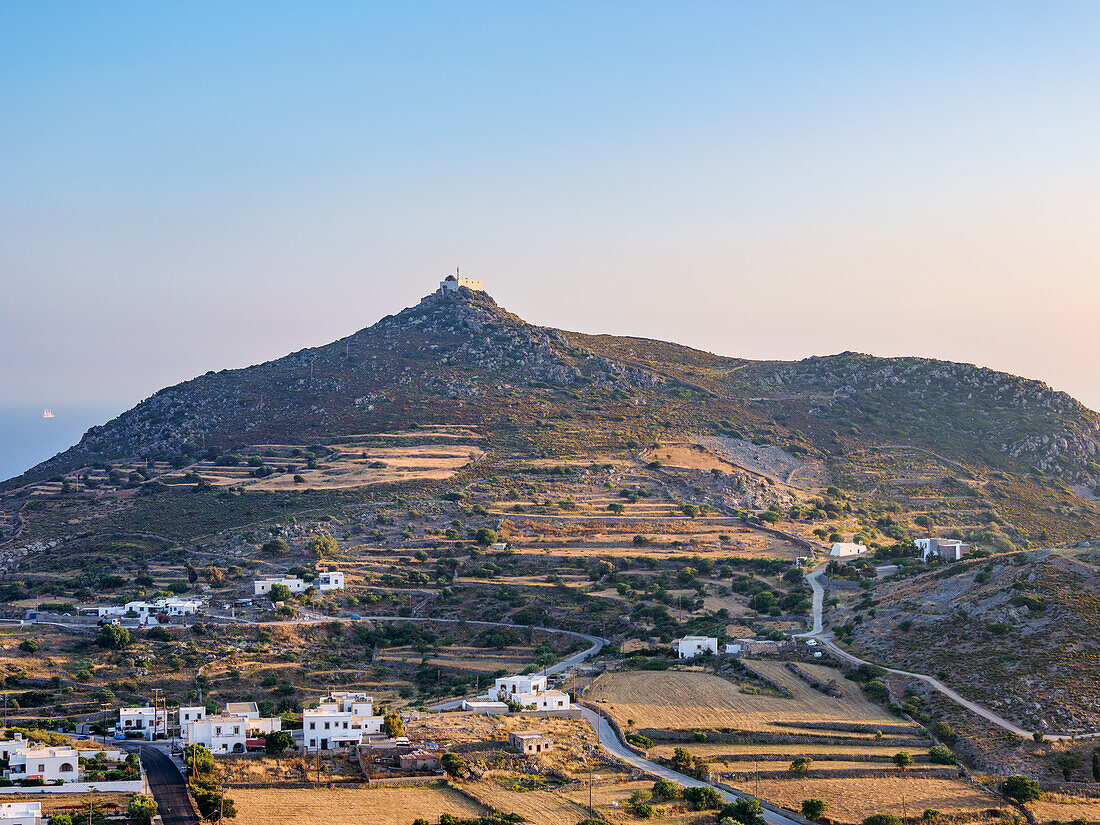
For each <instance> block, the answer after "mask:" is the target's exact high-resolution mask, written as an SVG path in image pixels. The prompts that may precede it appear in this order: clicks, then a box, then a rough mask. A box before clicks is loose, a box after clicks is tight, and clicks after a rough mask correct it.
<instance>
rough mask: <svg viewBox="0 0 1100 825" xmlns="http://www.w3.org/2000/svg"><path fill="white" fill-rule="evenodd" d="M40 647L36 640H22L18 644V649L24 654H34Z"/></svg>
mask: <svg viewBox="0 0 1100 825" xmlns="http://www.w3.org/2000/svg"><path fill="white" fill-rule="evenodd" d="M41 647H42V643H41V642H39V641H38V640H37V639H24V640H23V641H21V642H20V643H19V649H20V650H22V651H23V652H24V653H35V652H37V651H38V650H39V649H40V648H41Z"/></svg>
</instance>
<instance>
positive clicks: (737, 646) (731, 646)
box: [725, 642, 741, 656]
mask: <svg viewBox="0 0 1100 825" xmlns="http://www.w3.org/2000/svg"><path fill="white" fill-rule="evenodd" d="M725 652H726V653H727V654H730V655H734V656H735V655H737V654H738V653H740V652H741V643H740V642H726V645H725Z"/></svg>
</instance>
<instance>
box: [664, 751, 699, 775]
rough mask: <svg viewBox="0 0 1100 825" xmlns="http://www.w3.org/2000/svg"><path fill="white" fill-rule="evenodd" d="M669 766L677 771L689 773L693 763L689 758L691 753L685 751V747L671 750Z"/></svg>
mask: <svg viewBox="0 0 1100 825" xmlns="http://www.w3.org/2000/svg"><path fill="white" fill-rule="evenodd" d="M668 764H669V767H670V768H672V770H674V771H676V772H677V773H684V774H690V773H691V769H692V767H693V766H694V763H693V762H692V760H691V754H690V753H688V752H687V750H686V749H685V748H676V749H675V750H674V751H673V752H672V759H671V760H670V761H669V763H668Z"/></svg>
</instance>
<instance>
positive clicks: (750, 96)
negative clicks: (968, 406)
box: [0, 0, 1100, 424]
mask: <svg viewBox="0 0 1100 825" xmlns="http://www.w3.org/2000/svg"><path fill="white" fill-rule="evenodd" d="M1098 41H1100V4H1097V3H1093V2H1087V3H1086V2H1070V1H1069V0H1066V1H1065V2H1058V3H1047V2H1029V3H1017V2H1007V0H1005V1H1002V2H988V3H986V2H958V0H952V2H922V3H910V4H901V3H881V2H867V3H861V2H833V0H829V1H828V2H826V0H821V1H820V2H794V1H793V0H792V1H791V2H778V3H777V2H772V0H760V1H759V2H736V0H725V2H715V3H709V2H691V0H678V1H677V2H671V1H670V2H664V3H656V2H646V1H645V0H628V1H626V2H599V1H598V0H584V2H555V3H530V2H517V1H516V0H512V1H511V2H501V3H484V2H454V1H453V0H448V2H419V3H418V2H394V3H385V2H372V3H363V2H346V3H345V2H339V1H338V0H328V2H325V3H313V2H289V1H284V2H278V1H275V2H273V1H272V0H266V2H244V1H243V0H242V1H241V2H224V0H221V1H220V2H209V3H204V2H189V3H145V2H116V3H109V4H105V3H99V4H96V3H83V2H71V3H66V2H40V3H18V2H15V0H0V408H5V407H12V408H14V407H19V408H20V409H24V408H25V409H32V410H34V409H39V408H41V407H46V406H49V407H51V408H52V409H53V410H54V412H55V413H56V414H57V416H58V417H62V416H65V415H66V414H67V411H69V410H76V409H94V410H97V411H98V410H102V409H115V410H117V411H122V410H123V409H125V408H127V407H129V406H131V405H132V404H134V403H136V402H137V401H139V400H140V399H142V398H144V397H147V396H148V395H150V394H151V393H153V392H155V391H156V390H158V389H159V388H161V387H163V386H166V385H170V384H173V383H176V382H178V381H181V380H185V379H187V378H190V377H193V376H195V375H198V374H201V373H203V372H206V371H207V370H210V369H221V368H225V367H239V366H245V365H248V364H253V363H258V362H260V361H264V360H267V359H270V358H275V357H279V356H282V355H284V354H286V353H288V352H291V351H294V350H297V349H300V348H302V347H306V346H314V345H319V344H324V343H327V342H329V341H331V340H333V339H336V338H339V337H341V336H344V335H346V334H348V333H350V332H352V331H354V330H357V329H360V328H362V327H365V326H369V325H370V324H373V323H374V322H376V321H377V320H378V319H379V318H381V317H383V316H385V315H388V314H391V313H394V312H397V311H399V310H400V309H401V308H403V307H405V306H409V305H411V304H414V303H416V302H417V301H418V300H419V299H420V298H421V297H423V296H424V295H425V294H427V293H428V292H430V291H432V290H433V289H434V288H435V287H436V284H437V282H438V281H439V280H440V279H441V278H442V277H443V276H445V275H446V274H447V273H448V272H450V271H453V270H454V269H455V267H456V266H458V267H461V268H462V271H463V272H464V273H467V274H469V275H471V276H472V277H480V278H483V279H484V280H485V283H486V289H487V291H488V292H489V293H490V294H491V295H493V297H494V298H496V300H497V301H498V302H499V303H501V304H502V305H504V306H505V307H507V308H508V309H510V310H512V311H514V312H516V313H518V314H520V315H521V316H523V317H525V318H526V319H527V320H529V321H532V322H534V323H539V324H545V325H548V326H554V327H559V328H564V329H571V330H579V331H584V332H610V333H619V334H630V335H639V336H645V337H652V338H660V339H666V340H673V341H677V342H680V343H683V344H688V345H691V346H695V347H699V348H702V349H706V350H710V351H713V352H718V353H722V354H726V355H732V356H739V357H749V358H779V359H797V358H802V357H805V356H808V355H814V354H818V355H820V354H829V353H835V352H841V351H845V350H854V351H861V352H868V353H874V354H878V355H921V356H928V357H935V358H944V359H949V360H954V361H965V362H972V363H977V364H981V365H983V366H990V367H993V368H996V369H1000V370H1004V371H1007V372H1012V373H1016V374H1021V375H1024V376H1027V377H1031V378H1037V379H1041V380H1043V381H1045V382H1047V383H1049V384H1051V385H1052V386H1054V387H1056V388H1059V389H1063V390H1066V391H1067V392H1070V393H1071V394H1073V395H1075V396H1076V397H1078V398H1079V399H1081V400H1082V401H1083V402H1085V403H1086V404H1088V405H1089V406H1091V407H1092V408H1094V409H1100V369H1098V368H1097V367H1098V366H1100V364H1098V358H1100V356H1098V352H1100V347H1098V346H1097V344H1098V342H1100V335H1098V332H1097V317H1098V310H1100V272H1098V266H1100V232H1097V231H1096V230H1097V227H1098V226H1100V152H1097V151H1096V148H1097V146H1100V103H1098V101H1100V94H1098V92H1100V50H1097V48H1096V43H1097V42H1098ZM96 414H97V415H98V414H99V413H96ZM88 423H89V424H90V423H94V421H89V422H88Z"/></svg>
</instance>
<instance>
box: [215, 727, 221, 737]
mask: <svg viewBox="0 0 1100 825" xmlns="http://www.w3.org/2000/svg"><path fill="white" fill-rule="evenodd" d="M214 735H215V736H221V735H222V729H221V728H220V727H218V728H214Z"/></svg>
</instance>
